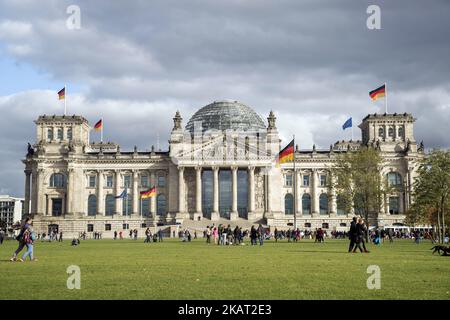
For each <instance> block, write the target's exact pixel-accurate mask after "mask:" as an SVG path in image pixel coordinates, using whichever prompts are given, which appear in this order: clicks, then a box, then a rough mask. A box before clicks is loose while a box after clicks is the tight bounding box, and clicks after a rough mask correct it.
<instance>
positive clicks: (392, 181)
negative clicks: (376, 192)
mask: <svg viewBox="0 0 450 320" xmlns="http://www.w3.org/2000/svg"><path fill="white" fill-rule="evenodd" d="M387 179H388V182H389V185H390V186H391V187H401V186H402V176H401V175H400V174H399V173H398V172H389V173H388V174H387Z"/></svg>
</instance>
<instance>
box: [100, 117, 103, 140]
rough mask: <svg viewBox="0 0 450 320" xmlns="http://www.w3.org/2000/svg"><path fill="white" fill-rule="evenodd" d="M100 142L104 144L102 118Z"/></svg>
mask: <svg viewBox="0 0 450 320" xmlns="http://www.w3.org/2000/svg"><path fill="white" fill-rule="evenodd" d="M100 142H103V117H102V127H101V131H100Z"/></svg>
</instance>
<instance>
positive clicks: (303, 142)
mask: <svg viewBox="0 0 450 320" xmlns="http://www.w3.org/2000/svg"><path fill="white" fill-rule="evenodd" d="M72 4H76V5H78V6H79V8H80V10H81V25H80V26H81V28H80V29H69V28H67V26H66V20H67V19H68V18H69V16H70V14H67V13H66V10H67V7H68V6H69V5H72ZM371 4H375V5H379V6H380V8H381V30H369V29H368V28H367V26H366V20H367V18H368V16H369V14H367V13H366V10H367V7H368V6H369V5H371ZM449 57H450V1H446V0H435V1H431V2H428V1H411V0H397V1H376V0H371V1H350V0H349V1H344V0H341V1H336V0H330V1H317V0H302V1H300V0H276V1H275V0H272V1H264V0H258V1H257V0H226V1H223V0H209V1H206V0H178V1H174V0H161V1H158V0H151V1H132V0H131V1H106V0H104V1H61V0H40V1H31V0H21V1H17V0H0V115H1V117H0V150H1V151H0V152H1V154H0V194H11V195H14V196H23V185H24V174H23V165H22V163H21V162H20V160H21V159H22V158H23V157H24V155H25V153H26V144H27V142H28V141H30V142H32V143H33V142H34V139H35V127H34V124H33V120H35V119H36V118H37V117H38V116H39V115H41V114H62V112H63V104H62V102H60V101H58V100H57V96H56V92H57V91H58V90H59V89H60V88H61V87H63V86H64V84H67V86H68V95H67V105H68V113H69V114H81V115H84V116H85V117H86V118H87V119H88V120H89V121H90V122H91V124H92V123H93V122H95V121H97V120H98V119H99V118H100V117H103V118H104V122H105V129H104V137H105V140H110V141H115V142H118V143H120V144H121V146H122V150H127V149H129V150H131V149H132V148H133V146H134V145H137V146H138V147H139V149H150V147H151V145H152V144H154V145H156V144H157V142H158V141H159V143H160V147H161V149H163V150H165V149H167V140H168V136H169V133H170V129H171V127H172V117H173V115H174V113H175V111H176V110H180V112H181V115H182V117H183V119H184V120H183V122H184V124H186V123H187V121H188V120H189V117H190V116H191V115H192V114H193V113H194V112H195V111H196V110H197V109H199V108H200V107H202V106H204V105H206V104H208V103H210V102H212V101H214V100H222V99H233V100H239V101H241V102H243V103H245V104H248V105H249V106H251V107H253V108H254V109H255V110H256V111H257V112H258V113H259V114H260V115H261V116H262V117H263V118H264V119H266V117H267V115H268V113H269V111H270V110H273V111H274V112H275V114H276V116H277V124H278V128H279V131H280V133H281V136H282V138H283V139H284V141H286V140H287V139H289V137H290V136H291V135H292V134H296V137H297V138H296V143H298V144H299V146H300V148H301V149H308V148H311V147H312V144H313V143H315V144H316V145H317V146H319V147H321V148H328V147H329V145H330V144H331V143H334V142H335V141H336V140H341V139H348V138H350V131H349V130H347V131H342V129H341V126H342V124H343V123H344V122H345V120H346V119H347V118H348V117H350V116H352V117H353V119H354V124H359V123H360V121H361V119H362V118H363V117H364V116H365V115H367V114H368V113H375V112H377V113H383V112H384V101H379V102H378V103H373V102H372V101H371V100H370V99H369V96H368V92H369V91H370V90H372V89H374V88H376V87H377V86H379V85H381V84H382V83H384V82H387V83H388V98H389V100H388V102H389V112H392V113H393V112H398V113H402V112H411V113H413V114H414V115H415V117H416V118H417V122H416V127H415V135H416V139H417V140H418V141H421V140H423V141H424V143H425V146H426V147H428V148H432V147H449V146H450V137H449V135H450V130H449V123H450V61H449ZM355 137H360V134H359V130H358V129H357V128H356V130H355ZM98 140H99V136H98V134H97V133H92V135H91V141H98Z"/></svg>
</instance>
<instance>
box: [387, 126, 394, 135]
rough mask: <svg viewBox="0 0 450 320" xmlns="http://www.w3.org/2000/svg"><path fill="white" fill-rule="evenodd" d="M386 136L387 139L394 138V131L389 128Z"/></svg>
mask: <svg viewBox="0 0 450 320" xmlns="http://www.w3.org/2000/svg"><path fill="white" fill-rule="evenodd" d="M388 135H389V137H393V136H394V129H393V128H389V130H388Z"/></svg>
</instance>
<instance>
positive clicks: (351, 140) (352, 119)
mask: <svg viewBox="0 0 450 320" xmlns="http://www.w3.org/2000/svg"><path fill="white" fill-rule="evenodd" d="M351 128H352V140H351V141H353V119H352V127H351Z"/></svg>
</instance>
